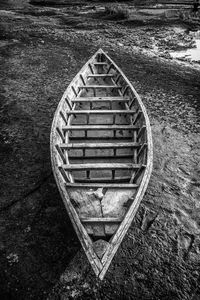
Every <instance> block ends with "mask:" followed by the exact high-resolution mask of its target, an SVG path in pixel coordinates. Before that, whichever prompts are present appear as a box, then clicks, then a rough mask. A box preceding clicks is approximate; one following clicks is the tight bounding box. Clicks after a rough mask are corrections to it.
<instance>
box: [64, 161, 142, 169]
mask: <svg viewBox="0 0 200 300" xmlns="http://www.w3.org/2000/svg"><path fill="white" fill-rule="evenodd" d="M62 167H63V169H65V170H68V171H73V170H102V169H103V170H113V169H116V170H117V169H120V170H132V169H134V170H137V169H139V168H140V167H141V165H140V164H131V163H95V164H88V163H87V164H63V165H62Z"/></svg>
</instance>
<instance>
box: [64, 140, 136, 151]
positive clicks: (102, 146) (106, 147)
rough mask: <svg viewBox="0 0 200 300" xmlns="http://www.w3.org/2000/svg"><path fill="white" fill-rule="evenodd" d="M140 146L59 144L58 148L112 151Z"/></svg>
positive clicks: (121, 144)
mask: <svg viewBox="0 0 200 300" xmlns="http://www.w3.org/2000/svg"><path fill="white" fill-rule="evenodd" d="M140 146H141V144H139V143H135V142H130V143H125V142H124V143H69V144H64V143H63V144H60V148H63V149H84V148H85V149H90V148H92V149H101V148H102V149H110V148H111V149H114V148H135V147H136V148H138V147H140Z"/></svg>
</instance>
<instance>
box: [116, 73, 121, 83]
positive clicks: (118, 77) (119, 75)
mask: <svg viewBox="0 0 200 300" xmlns="http://www.w3.org/2000/svg"><path fill="white" fill-rule="evenodd" d="M121 76H122V75H121V74H120V73H119V74H118V76H117V78H116V80H115V84H117V83H118V81H119V79H120V77H121Z"/></svg>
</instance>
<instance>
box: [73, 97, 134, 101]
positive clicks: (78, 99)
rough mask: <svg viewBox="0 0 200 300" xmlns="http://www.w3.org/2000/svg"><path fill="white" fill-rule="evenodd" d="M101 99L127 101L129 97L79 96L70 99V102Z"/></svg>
mask: <svg viewBox="0 0 200 300" xmlns="http://www.w3.org/2000/svg"><path fill="white" fill-rule="evenodd" d="M103 101H105V102H106V101H108V102H128V101H130V98H125V97H119V96H116V97H103V96H102V97H80V98H75V99H73V100H72V102H103Z"/></svg>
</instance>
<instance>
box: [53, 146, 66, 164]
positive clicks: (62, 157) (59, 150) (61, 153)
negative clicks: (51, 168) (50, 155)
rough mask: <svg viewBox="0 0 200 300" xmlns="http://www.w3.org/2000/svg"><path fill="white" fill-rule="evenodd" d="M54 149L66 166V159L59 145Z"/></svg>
mask: <svg viewBox="0 0 200 300" xmlns="http://www.w3.org/2000/svg"><path fill="white" fill-rule="evenodd" d="M55 147H56V150H57V151H58V153H59V155H60V157H61V159H62V161H63V163H64V164H66V158H65V156H64V154H63V152H62V150H61V149H60V147H59V145H55Z"/></svg>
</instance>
